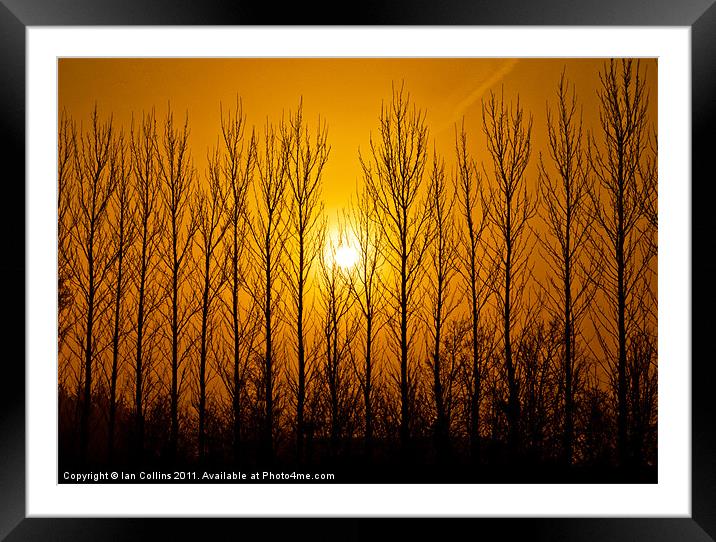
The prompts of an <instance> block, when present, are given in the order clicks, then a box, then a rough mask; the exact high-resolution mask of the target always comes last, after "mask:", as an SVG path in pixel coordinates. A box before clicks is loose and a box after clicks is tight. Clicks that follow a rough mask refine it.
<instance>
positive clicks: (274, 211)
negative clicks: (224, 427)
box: [249, 122, 288, 462]
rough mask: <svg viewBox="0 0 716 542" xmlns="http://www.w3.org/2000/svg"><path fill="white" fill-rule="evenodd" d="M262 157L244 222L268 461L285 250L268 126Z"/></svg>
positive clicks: (274, 139)
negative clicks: (260, 341)
mask: <svg viewBox="0 0 716 542" xmlns="http://www.w3.org/2000/svg"><path fill="white" fill-rule="evenodd" d="M262 150H263V152H262V153H259V158H258V161H257V170H258V182H257V183H256V184H255V185H254V199H255V209H254V214H253V217H252V219H251V220H250V222H249V232H250V234H251V240H252V243H251V253H252V256H253V261H254V262H255V265H256V274H255V277H254V279H255V280H254V281H253V284H252V287H251V294H252V296H253V297H254V300H255V302H256V303H257V305H258V306H259V307H260V310H261V313H262V318H263V326H264V344H265V347H264V352H263V367H262V379H263V382H262V395H263V397H262V400H263V431H262V437H261V441H262V450H263V453H262V456H263V457H264V458H265V460H266V461H269V462H270V461H272V460H273V454H274V449H273V431H274V399H275V393H276V389H275V387H276V381H275V380H276V379H275V376H276V366H275V364H276V363H275V362H276V360H275V353H276V352H275V351H276V344H275V343H276V337H275V336H274V333H275V331H276V327H277V323H278V322H277V320H278V314H277V313H278V312H279V308H280V303H281V299H280V295H279V294H280V286H281V285H280V277H281V275H282V273H283V267H282V266H283V258H282V252H283V250H284V247H285V244H286V232H285V230H286V216H285V191H286V184H287V181H288V179H287V175H286V169H287V167H288V166H287V164H286V155H285V153H284V152H282V148H281V141H280V138H279V135H278V134H277V133H276V129H275V127H274V126H273V125H271V124H269V123H268V122H267V123H266V130H265V134H264V145H263V149H262Z"/></svg>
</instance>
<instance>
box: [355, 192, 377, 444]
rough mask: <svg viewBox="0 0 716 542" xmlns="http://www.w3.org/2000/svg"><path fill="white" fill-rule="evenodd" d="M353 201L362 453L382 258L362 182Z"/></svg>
mask: <svg viewBox="0 0 716 542" xmlns="http://www.w3.org/2000/svg"><path fill="white" fill-rule="evenodd" d="M356 192H357V194H356V201H355V205H354V206H353V208H352V212H351V213H350V216H349V217H348V219H347V223H348V224H350V227H351V231H352V233H353V236H354V237H355V239H356V241H357V244H358V246H357V247H356V250H357V251H358V262H357V266H356V269H355V271H354V274H355V278H354V279H353V280H351V288H352V290H353V294H354V297H355V301H356V303H357V304H358V307H359V309H360V312H361V314H362V324H363V340H364V343H363V344H364V346H363V363H362V367H361V369H360V370H359V371H357V372H358V381H359V385H360V387H361V391H362V394H363V417H364V424H365V426H364V431H363V438H364V439H365V449H366V455H367V456H370V454H371V453H372V443H373V430H374V428H373V426H374V420H373V418H374V408H373V403H374V400H375V397H374V396H375V376H374V373H375V353H374V348H375V340H376V335H377V333H378V331H379V328H380V324H379V323H378V320H377V318H378V311H380V309H381V305H382V300H383V291H382V289H381V288H380V277H379V274H380V271H381V268H382V264H383V260H382V258H381V257H380V246H381V244H382V232H381V228H380V226H379V224H378V223H377V210H376V207H375V204H374V202H373V201H372V200H371V196H370V192H369V189H368V186H367V184H366V183H364V184H363V186H362V187H360V188H358V189H357V191H356Z"/></svg>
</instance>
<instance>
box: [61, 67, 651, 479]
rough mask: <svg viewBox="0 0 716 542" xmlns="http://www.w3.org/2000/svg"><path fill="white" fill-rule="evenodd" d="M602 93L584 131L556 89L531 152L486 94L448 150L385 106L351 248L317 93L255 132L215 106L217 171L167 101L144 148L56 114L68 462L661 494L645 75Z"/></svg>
mask: <svg viewBox="0 0 716 542" xmlns="http://www.w3.org/2000/svg"><path fill="white" fill-rule="evenodd" d="M581 75H583V74H580V76H581ZM598 75H599V82H600V86H599V89H598V98H599V102H598V104H599V107H598V109H596V110H595V111H594V113H599V117H598V118H599V124H598V126H597V128H598V130H597V131H596V132H594V133H592V132H590V131H589V130H590V126H589V119H590V118H591V117H590V115H589V114H587V104H588V102H585V105H584V109H585V114H584V117H583V116H582V107H581V106H580V102H579V101H578V99H577V98H578V97H577V93H576V90H575V87H574V85H573V84H572V83H571V82H570V81H568V79H567V77H566V73H565V72H563V73H562V76H561V77H560V78H559V79H558V82H557V85H556V89H555V90H556V92H555V93H554V94H553V95H552V97H550V98H548V101H547V108H546V113H547V114H546V122H541V123H540V125H535V126H536V127H535V132H533V131H532V128H533V122H532V117H531V115H530V114H529V111H527V110H525V109H524V108H523V105H522V102H521V101H520V98H519V95H517V99H516V101H512V102H510V100H509V99H506V98H505V95H504V93H503V92H500V91H499V90H498V91H497V93H494V92H489V91H488V94H486V95H485V97H484V99H483V100H482V107H481V109H480V113H478V114H477V115H478V118H474V117H472V116H470V114H466V117H465V118H464V119H463V120H462V123H461V124H460V125H457V124H456V125H455V132H454V140H453V141H447V143H448V145H454V154H452V151H450V152H449V153H448V154H447V155H443V154H442V150H441V149H444V145H445V143H446V141H445V137H446V136H445V131H439V132H437V133H436V134H435V136H436V141H435V145H434V149H433V153H432V157H431V156H429V155H428V122H427V117H426V112H425V110H424V109H421V108H419V107H418V106H416V105H414V103H413V101H412V99H411V95H410V94H409V93H408V92H407V91H406V90H405V86H403V85H401V86H394V87H393V88H392V92H391V96H390V99H389V100H386V102H385V103H383V104H382V106H381V109H380V114H379V117H378V120H379V124H378V130H377V131H376V132H374V133H373V135H372V136H371V138H370V140H369V145H370V147H369V151H367V152H364V153H363V154H361V153H360V151H359V153H358V158H359V162H358V163H359V164H360V168H361V170H360V173H361V178H360V179H359V180H358V182H357V186H356V187H355V192H354V193H353V194H352V197H351V201H350V204H349V206H348V207H347V208H345V209H342V210H339V211H338V212H337V216H338V220H337V224H336V226H335V227H332V226H331V227H329V220H328V211H329V209H328V207H327V206H329V205H330V199H329V196H330V198H333V197H334V196H335V193H334V191H333V189H332V190H331V191H329V192H326V193H324V191H325V190H327V188H326V187H327V186H328V185H327V184H326V183H327V182H328V181H329V179H328V177H325V175H333V173H330V172H331V171H332V170H330V169H327V168H328V166H329V164H328V158H329V155H330V152H331V147H330V146H329V144H328V129H327V122H326V121H325V120H324V119H323V117H322V116H319V117H318V122H317V123H316V124H313V123H308V122H307V121H306V117H305V114H304V112H305V110H304V108H303V102H302V100H301V99H299V101H298V107H297V109H295V110H289V111H288V113H287V114H286V115H283V114H282V115H281V116H280V117H279V118H278V119H276V120H274V121H273V122H272V120H271V118H267V119H266V125H265V130H261V134H260V135H258V132H257V131H255V130H254V129H253V127H251V125H249V124H247V120H246V118H247V117H246V114H245V110H244V106H243V103H242V101H241V99H240V98H239V97H238V96H237V98H236V101H235V103H232V104H231V105H230V107H229V108H225V107H223V106H222V105H221V104H219V105H220V109H219V112H220V116H219V119H218V120H219V121H220V122H219V123H218V126H217V131H216V133H215V135H216V136H218V137H217V144H216V146H215V147H211V148H210V150H209V152H208V153H207V157H206V161H204V160H203V159H202V160H201V164H197V165H199V166H200V167H201V168H202V172H205V173H202V174H201V175H198V174H197V173H196V171H195V166H194V161H193V159H192V151H193V148H192V144H191V142H190V138H189V136H190V131H189V128H190V125H189V121H188V114H187V117H186V118H185V119H182V121H183V122H175V117H174V114H173V112H172V109H171V106H170V107H169V109H168V111H167V114H166V117H164V118H163V119H160V120H157V119H156V118H155V114H154V111H153V110H150V112H148V113H142V114H141V115H140V116H138V117H137V119H136V122H135V116H134V114H133V115H132V117H131V119H132V120H131V125H129V126H128V127H129V130H125V129H124V128H123V126H122V125H121V123H118V122H116V121H114V120H113V119H112V117H108V118H106V119H103V118H101V117H100V115H99V114H98V112H97V108H96V107H95V108H94V111H92V113H91V116H90V117H89V119H90V122H89V124H88V123H87V121H86V120H85V127H84V128H83V127H82V125H81V124H80V123H79V122H78V124H77V125H76V124H75V122H74V120H73V118H72V116H71V115H70V114H69V113H68V112H64V111H63V112H62V114H61V115H60V116H59V119H58V120H59V126H58V132H57V136H58V148H57V151H58V154H57V158H58V169H57V213H58V230H57V233H58V245H57V250H58V254H57V256H58V260H57V264H58V267H57V269H58V277H57V278H58V283H57V286H58V299H57V301H58V343H57V346H58V427H59V437H60V440H59V461H60V465H62V467H61V468H62V469H63V470H64V469H65V468H67V469H90V470H91V469H93V468H95V467H103V468H104V466H105V464H106V466H107V468H109V467H111V468H112V469H120V468H122V469H125V468H126V469H127V472H129V471H131V470H132V469H136V470H137V471H139V470H143V471H145V472H149V471H150V469H156V470H158V471H162V470H164V471H167V472H168V471H170V470H171V471H172V472H174V471H177V472H187V473H189V472H191V471H192V470H195V469H209V468H210V467H211V469H214V468H216V469H219V470H223V469H224V468H225V466H228V465H233V467H234V468H235V470H237V471H239V470H241V471H244V470H245V471H254V470H261V467H270V468H274V467H276V468H281V469H283V470H286V471H290V470H291V469H295V470H296V471H299V470H305V469H304V468H305V467H309V466H310V467H311V470H313V469H314V467H315V471H314V472H316V473H318V472H321V470H322V469H323V468H324V467H325V468H326V469H328V470H330V471H333V472H335V473H336V475H337V478H336V481H340V482H353V481H363V482H365V481H371V482H372V481H376V482H392V481H400V482H404V481H409V480H411V478H409V477H410V476H411V473H413V472H416V469H417V470H419V471H420V472H421V473H422V474H421V476H422V475H423V474H424V479H425V480H430V481H446V482H449V481H479V482H489V481H492V480H495V481H517V482H525V481H530V482H531V481H535V482H543V481H559V482H561V481H577V480H580V481H592V480H598V481H604V479H605V478H604V477H605V476H607V477H612V476H613V477H614V479H615V480H619V481H627V482H633V481H643V480H645V479H648V480H653V479H654V477H655V475H656V461H657V441H658V439H657V437H658V434H657V403H658V385H657V384H658V380H657V373H658V350H657V344H658V341H657V301H658V300H657V290H656V286H657V280H656V279H657V257H658V247H657V244H658V237H657V236H658V210H657V207H658V199H657V197H658V178H657V177H658V167H657V150H658V149H657V134H656V132H655V131H654V132H652V128H651V124H650V123H651V119H650V116H649V115H650V114H653V113H652V110H653V108H651V107H650V106H649V104H648V94H647V89H648V88H652V87H651V86H649V84H647V73H646V72H645V70H643V62H642V63H641V64H640V63H639V62H638V61H637V60H633V61H631V60H624V61H622V60H614V61H606V62H605V63H604V65H603V68H602V70H601V71H600V72H599V74H598ZM594 77H595V79H596V78H597V71H596V70H595V73H594ZM469 111H472V112H473V114H474V113H475V111H474V109H470V110H469ZM583 119H584V121H583ZM78 120H79V119H78ZM475 121H478V122H480V121H481V129H482V131H483V134H478V136H477V137H474V138H473V137H472V136H470V138H469V139H468V131H467V129H466V126H470V124H469V123H472V122H475ZM591 128H594V127H591ZM203 129H204V126H203V125H202V134H203ZM124 134H127V136H126V137H125V135H124ZM585 134H586V135H585ZM482 135H484V137H481V136H482ZM533 135H534V138H533ZM202 137H204V136H203V135H202ZM450 137H453V134H450V133H449V132H448V133H447V138H448V139H449V138H450ZM538 141H543V147H542V149H541V151H542V152H541V154H540V155H539V160H538V161H536V162H534V163H532V164H531V165H530V156H531V152H532V148H533V146H534V145H536V143H537V142H538ZM195 143H197V144H198V143H199V142H198V141H197V142H195ZM448 148H449V147H448ZM431 158H432V160H431ZM478 163H481V167H480V168H479V169H478V165H477V164H478ZM335 165H336V166H341V163H337V164H335ZM354 165H357V164H354ZM330 167H333V165H330ZM531 168H532V169H531ZM331 182H334V181H331ZM340 190H342V193H343V194H344V195H346V196H349V195H348V193H347V191H346V190H345V187H339V190H338V191H339V192H340ZM324 199H325V200H326V203H325V204H324ZM331 212H335V211H333V210H331ZM535 247H538V248H539V250H538V251H534V248H535ZM98 371H99V373H98ZM217 376H218V378H217ZM294 408H295V410H294ZM401 465H405V466H407V467H408V468H399V467H400V466H401ZM296 467H298V468H296ZM617 467H620V468H617ZM264 470H268V469H266V468H264ZM197 472H198V471H197ZM610 479H611V478H610Z"/></svg>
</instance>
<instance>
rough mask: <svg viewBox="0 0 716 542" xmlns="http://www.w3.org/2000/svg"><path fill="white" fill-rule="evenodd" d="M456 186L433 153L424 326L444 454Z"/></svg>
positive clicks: (450, 374)
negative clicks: (446, 347) (446, 336)
mask: <svg viewBox="0 0 716 542" xmlns="http://www.w3.org/2000/svg"><path fill="white" fill-rule="evenodd" d="M455 196H456V192H455V190H454V189H453V188H452V187H451V186H449V185H448V182H447V180H446V178H445V162H444V160H442V159H440V158H438V156H437V153H434V154H433V161H432V168H431V170H430V183H429V186H428V207H429V208H430V211H431V214H430V220H429V226H428V227H429V228H430V230H431V231H432V241H431V243H430V246H429V248H428V257H427V258H426V260H427V262H426V263H427V268H428V269H427V270H426V271H427V273H426V277H427V280H426V290H427V291H426V293H427V299H428V300H429V301H428V305H429V311H430V314H429V316H428V325H427V330H426V339H427V343H428V344H427V350H428V366H429V368H430V370H431V372H432V377H433V378H432V392H433V401H434V403H435V426H434V432H435V433H434V436H435V447H436V449H437V451H438V454H439V455H440V456H441V457H443V456H444V455H445V454H446V453H447V451H448V445H449V433H450V419H449V418H448V412H447V405H446V402H447V398H448V397H450V396H451V394H452V382H453V377H454V372H451V371H450V370H449V369H446V368H445V367H443V365H444V359H443V358H444V357H445V356H444V352H443V347H444V345H443V341H444V328H445V326H446V324H447V321H448V318H449V317H450V314H451V313H452V312H453V311H454V310H455V308H456V306H457V303H456V299H455V295H454V294H455V292H454V289H453V285H452V282H453V278H454V276H455V273H456V272H457V239H456V235H455V227H454V216H453V209H454V207H455Z"/></svg>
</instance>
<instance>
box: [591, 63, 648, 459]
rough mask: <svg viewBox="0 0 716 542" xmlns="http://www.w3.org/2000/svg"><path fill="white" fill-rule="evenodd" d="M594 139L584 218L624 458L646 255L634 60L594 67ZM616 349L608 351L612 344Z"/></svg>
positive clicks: (641, 126) (640, 90) (639, 79)
mask: <svg viewBox="0 0 716 542" xmlns="http://www.w3.org/2000/svg"><path fill="white" fill-rule="evenodd" d="M599 79H600V83H601V86H600V88H599V89H598V91H597V95H598V97H599V102H600V111H599V119H600V129H601V130H600V132H601V138H600V141H599V143H598V142H597V140H596V138H595V137H594V136H593V137H591V138H590V140H589V143H590V144H589V165H590V168H591V171H592V173H593V174H594V176H595V177H596V179H597V182H596V183H594V186H593V189H592V190H590V197H591V204H592V205H591V207H592V217H591V218H592V220H593V221H594V222H595V224H596V226H598V228H599V230H600V239H598V240H597V242H598V243H597V244H596V245H595V247H594V249H593V252H594V255H595V256H600V255H603V256H604V257H602V258H601V259H600V265H601V266H602V273H601V276H600V290H601V292H602V293H603V297H604V303H603V304H602V305H599V306H597V310H595V311H594V314H595V316H596V319H597V321H598V324H599V326H598V328H599V329H600V330H601V332H600V333H599V334H598V338H599V339H600V343H601V345H602V350H603V353H604V355H606V356H611V355H613V356H614V358H613V359H612V360H608V361H607V365H608V370H609V372H610V373H611V374H612V376H613V377H614V378H613V380H614V387H615V395H616V410H617V455H618V460H619V464H620V465H622V466H624V465H626V464H627V463H628V460H629V449H628V448H629V447H628V425H629V420H628V417H629V407H628V398H629V382H628V380H627V358H628V352H627V348H628V341H629V336H630V334H631V332H632V331H633V329H634V325H635V324H636V322H637V320H638V319H637V318H636V311H637V310H638V305H639V303H638V302H637V296H638V293H637V289H638V285H639V282H640V280H641V277H642V271H643V270H644V269H645V268H646V266H647V264H648V258H643V257H641V256H640V247H641V245H642V243H643V240H644V239H643V231H644V230H643V228H640V227H639V223H640V221H641V220H642V218H643V209H644V195H645V192H644V190H643V178H642V176H641V174H640V166H641V164H642V158H643V155H644V151H645V148H646V145H647V143H648V141H647V133H646V129H647V107H648V101H649V96H648V92H647V90H646V79H645V76H644V74H642V71H641V68H640V62H639V61H638V60H637V61H634V60H632V59H624V60H621V61H616V60H613V59H612V60H610V61H609V62H607V63H605V65H604V67H603V69H602V70H601V71H600V73H599ZM614 350H616V352H614Z"/></svg>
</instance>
